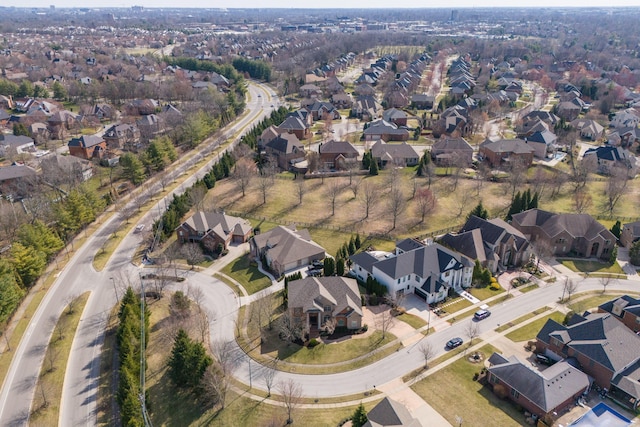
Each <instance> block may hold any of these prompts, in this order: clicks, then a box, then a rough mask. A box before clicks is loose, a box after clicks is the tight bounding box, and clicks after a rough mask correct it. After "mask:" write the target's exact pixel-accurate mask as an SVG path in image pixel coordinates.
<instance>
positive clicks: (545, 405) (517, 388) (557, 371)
mask: <svg viewBox="0 0 640 427" xmlns="http://www.w3.org/2000/svg"><path fill="white" fill-rule="evenodd" d="M489 360H490V362H491V363H492V366H491V367H490V368H489V369H488V384H489V385H490V387H491V388H492V389H495V387H496V386H497V385H501V386H502V387H504V389H505V390H504V391H505V392H506V396H507V398H508V399H509V400H511V401H512V402H513V403H515V404H516V405H519V406H520V407H522V408H523V409H525V410H526V411H528V412H530V413H531V414H534V415H537V416H538V417H539V418H540V419H544V418H545V417H546V416H547V415H550V414H553V413H558V412H560V411H562V410H563V409H565V408H567V407H572V406H573V405H575V402H576V400H577V399H578V397H580V396H581V395H582V394H583V393H584V392H585V391H586V390H587V389H588V388H589V385H590V382H589V377H588V376H587V374H585V373H584V372H582V371H580V370H579V369H578V368H576V367H574V366H572V365H571V364H570V363H568V362H565V361H562V362H559V363H556V364H554V365H553V366H551V367H549V368H547V369H545V370H544V371H539V370H538V369H536V368H534V367H531V366H530V365H529V364H528V363H526V362H524V361H522V360H520V359H519V358H518V357H516V356H511V357H509V358H505V357H504V356H502V355H500V354H498V353H494V354H493V355H491V357H490V358H489Z"/></svg>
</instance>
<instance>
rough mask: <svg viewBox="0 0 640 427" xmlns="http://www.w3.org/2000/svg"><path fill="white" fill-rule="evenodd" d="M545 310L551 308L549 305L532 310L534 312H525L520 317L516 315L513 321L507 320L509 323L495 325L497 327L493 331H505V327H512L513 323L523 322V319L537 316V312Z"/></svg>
mask: <svg viewBox="0 0 640 427" xmlns="http://www.w3.org/2000/svg"><path fill="white" fill-rule="evenodd" d="M547 310H551V309H550V308H549V307H542V308H541V309H540V310H536V311H534V312H532V313H527V314H525V315H524V316H520V317H518V318H517V319H516V320H514V321H512V322H509V323H505V324H503V325H500V326H499V327H497V328H496V329H495V331H496V332H503V331H506V330H507V329H509V328H511V327H513V326H515V325H518V324H520V323H522V322H524V321H526V320H529V319H531V318H532V317H535V316H537V315H538V314H540V313H544V312H545V311H547Z"/></svg>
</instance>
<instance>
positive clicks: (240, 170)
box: [232, 157, 256, 197]
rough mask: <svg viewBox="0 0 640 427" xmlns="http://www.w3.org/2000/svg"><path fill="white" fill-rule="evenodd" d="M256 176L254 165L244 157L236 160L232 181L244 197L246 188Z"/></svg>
mask: <svg viewBox="0 0 640 427" xmlns="http://www.w3.org/2000/svg"><path fill="white" fill-rule="evenodd" d="M255 174H256V164H255V163H254V162H253V161H252V160H251V159H248V158H246V157H242V158H240V159H238V161H237V162H236V164H235V167H234V170H233V174H232V176H233V179H234V180H235V181H236V185H237V186H238V189H239V190H240V191H241V192H242V197H244V196H245V193H246V191H247V188H249V185H250V184H251V180H252V179H253V177H254V176H255Z"/></svg>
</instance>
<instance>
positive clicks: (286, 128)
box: [278, 116, 311, 139]
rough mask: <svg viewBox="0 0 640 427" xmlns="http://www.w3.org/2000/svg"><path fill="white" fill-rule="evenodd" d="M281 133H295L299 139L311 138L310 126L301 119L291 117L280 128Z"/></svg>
mask: <svg viewBox="0 0 640 427" xmlns="http://www.w3.org/2000/svg"><path fill="white" fill-rule="evenodd" d="M278 131H279V132H287V133H293V134H295V136H297V137H298V139H306V138H309V137H310V136H311V130H310V129H309V126H308V125H307V124H305V123H304V122H303V121H302V120H301V119H300V118H299V117H294V116H289V117H287V118H286V119H284V121H283V122H282V123H280V126H278Z"/></svg>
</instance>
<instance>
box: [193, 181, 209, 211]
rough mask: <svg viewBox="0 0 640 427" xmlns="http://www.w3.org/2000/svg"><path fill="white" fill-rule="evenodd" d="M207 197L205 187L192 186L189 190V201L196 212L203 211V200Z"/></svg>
mask: <svg viewBox="0 0 640 427" xmlns="http://www.w3.org/2000/svg"><path fill="white" fill-rule="evenodd" d="M206 196H207V187H206V186H205V185H194V186H192V187H191V188H190V189H189V201H190V202H191V204H192V205H193V208H194V209H195V210H196V211H201V210H203V209H204V199H205V197H206Z"/></svg>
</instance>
